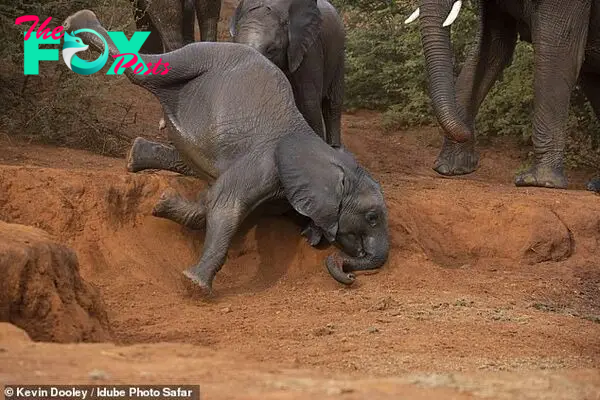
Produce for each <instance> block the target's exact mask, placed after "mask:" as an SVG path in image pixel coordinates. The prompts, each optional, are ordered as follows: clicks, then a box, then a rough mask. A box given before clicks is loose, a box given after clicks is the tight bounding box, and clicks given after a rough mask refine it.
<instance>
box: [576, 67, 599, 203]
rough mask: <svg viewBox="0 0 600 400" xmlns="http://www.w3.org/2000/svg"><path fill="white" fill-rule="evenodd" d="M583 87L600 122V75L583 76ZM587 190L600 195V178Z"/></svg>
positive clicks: (593, 181) (589, 185) (587, 74)
mask: <svg viewBox="0 0 600 400" xmlns="http://www.w3.org/2000/svg"><path fill="white" fill-rule="evenodd" d="M581 86H582V88H583V92H584V93H585V97H587V99H588V100H589V102H590V104H591V105H592V108H593V109H594V113H595V114H596V118H598V120H599V121H600V74H594V73H591V72H584V73H583V74H582V76H581ZM587 189H588V190H591V191H592V192H596V193H600V177H596V178H594V179H592V180H590V181H589V182H588V184H587Z"/></svg>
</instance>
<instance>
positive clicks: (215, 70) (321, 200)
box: [64, 10, 389, 295]
mask: <svg viewBox="0 0 600 400" xmlns="http://www.w3.org/2000/svg"><path fill="white" fill-rule="evenodd" d="M64 26H65V28H66V31H68V32H72V31H75V30H79V29H85V28H87V29H91V30H93V31H96V32H98V33H99V34H100V35H101V36H102V37H103V38H104V39H105V40H106V42H107V43H108V46H109V52H110V55H111V56H114V55H116V54H118V50H117V48H116V47H115V45H114V43H113V42H112V41H111V39H110V37H109V36H108V34H107V32H106V30H105V29H104V28H103V27H102V26H101V25H100V23H99V21H98V20H97V18H96V16H95V14H94V13H93V12H92V11H89V10H83V11H79V12H77V13H76V14H74V15H72V16H70V17H69V18H67V20H66V21H65V23H64ZM80 35H81V37H82V39H84V40H85V41H86V42H87V43H90V45H91V46H93V47H94V48H96V49H97V50H99V51H102V50H103V46H104V45H103V43H102V40H101V38H100V37H99V36H96V35H94V34H93V33H88V32H84V33H80ZM142 58H143V61H144V63H146V64H148V63H151V64H152V65H153V66H156V65H159V60H160V61H161V63H162V64H165V63H168V65H169V72H168V73H166V74H165V75H161V74H160V73H158V74H149V75H143V74H137V75H136V74H134V73H133V71H132V68H127V69H126V71H125V74H126V76H127V77H128V79H129V80H130V81H131V82H132V83H134V84H136V85H139V86H140V87H142V88H144V89H146V90H148V91H150V92H151V93H153V94H154V95H155V96H156V97H157V98H158V100H159V101H160V103H161V105H162V107H163V110H164V112H165V116H166V122H167V128H168V129H167V133H168V135H169V139H170V140H171V141H172V143H173V144H174V148H173V149H170V147H169V146H165V147H164V148H160V147H159V148H158V149H154V148H153V146H152V145H150V146H149V147H150V148H151V150H152V151H154V150H158V152H159V153H160V151H161V150H165V152H164V154H162V156H164V158H162V159H161V160H163V161H164V162H165V163H169V162H170V161H172V160H174V158H173V159H171V158H169V157H171V156H175V157H177V159H178V160H180V162H179V164H178V165H179V167H181V168H184V169H190V170H191V171H193V173H194V174H196V175H198V176H203V177H206V178H207V179H208V180H209V181H210V182H211V185H210V187H209V188H208V189H207V190H206V191H204V192H203V193H201V195H200V196H198V199H197V200H196V201H194V202H189V201H185V200H183V199H182V198H180V197H179V196H171V197H168V196H167V197H163V198H162V199H161V200H160V201H159V203H158V204H157V205H156V206H155V209H154V214H155V215H158V216H160V217H164V218H168V219H171V220H173V221H176V222H178V223H182V224H185V225H186V226H190V227H196V228H198V227H204V226H205V227H206V236H205V241H204V249H203V253H202V256H201V257H200V260H199V261H198V263H197V264H196V265H194V266H192V267H190V268H188V269H187V270H186V271H185V272H184V275H185V276H186V277H188V278H189V279H191V280H192V281H193V282H194V283H196V284H197V285H198V286H199V287H200V288H201V289H202V291H203V292H204V293H205V294H206V295H210V294H211V293H212V283H213V279H214V277H215V274H216V273H217V272H218V271H219V270H220V269H221V267H222V265H223V264H224V263H225V260H226V256H227V251H228V248H229V246H230V243H231V240H232V238H233V236H234V234H235V233H236V232H237V230H238V228H239V226H240V224H241V223H242V221H243V220H244V218H246V216H247V215H248V214H249V213H250V212H252V211H253V210H254V209H256V208H257V206H259V205H260V204H262V203H265V202H271V201H281V200H283V201H284V202H285V203H286V204H287V203H289V204H290V205H291V207H293V208H294V209H295V210H296V211H297V212H298V213H300V214H302V215H304V216H306V217H308V218H309V219H310V220H311V224H310V226H309V228H308V229H307V234H308V236H309V239H310V241H311V242H318V239H319V236H320V235H323V236H324V237H325V238H326V239H327V240H329V241H330V242H334V243H336V244H337V245H338V246H339V247H340V248H341V251H340V252H338V253H336V254H335V255H330V256H329V257H328V258H327V262H326V265H327V268H328V270H329V272H330V273H331V275H332V276H333V277H334V278H336V279H337V280H338V281H340V282H342V283H346V284H350V283H352V282H353V280H354V279H355V278H354V275H353V274H352V273H351V272H352V271H356V270H366V269H374V268H380V267H381V266H383V265H384V264H385V262H386V261H387V258H388V252H389V232H388V216H387V208H386V205H385V201H384V198H383V195H382V192H381V187H380V186H379V184H378V183H377V182H376V181H375V180H374V179H373V178H372V177H371V176H370V175H369V173H368V172H367V171H366V170H365V169H363V168H362V167H361V166H359V165H358V163H357V162H356V160H355V159H354V157H353V156H352V155H351V154H350V153H348V152H347V151H345V150H344V149H334V148H332V147H331V146H329V145H328V144H327V143H325V142H324V141H323V140H322V139H321V138H320V137H319V136H317V135H316V134H315V132H314V131H313V130H312V129H311V128H310V126H309V125H308V123H307V122H306V121H305V119H304V118H303V117H302V114H301V113H300V111H299V110H298V108H297V107H296V105H295V102H294V96H293V93H292V88H291V86H290V83H289V81H288V80H287V79H286V77H285V75H284V74H283V72H282V71H281V70H280V69H279V68H277V67H276V66H275V65H274V64H273V63H271V62H270V61H269V60H268V59H267V58H265V57H264V56H263V55H262V54H260V53H259V52H258V51H256V50H255V49H253V48H251V47H249V46H246V45H241V44H236V43H227V42H216V43H215V42H197V43H193V44H189V45H187V46H185V47H183V48H180V49H177V50H175V51H173V52H170V53H166V54H156V55H154V54H152V55H150V54H147V55H142ZM147 147H148V146H143V145H142V146H141V147H140V149H142V150H143V149H146V148H147ZM169 152H171V154H170V155H169ZM173 152H175V153H176V154H173ZM142 156H143V155H142ZM142 158H143V157H142ZM174 168H175V167H174Z"/></svg>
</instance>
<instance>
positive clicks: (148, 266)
mask: <svg viewBox="0 0 600 400" xmlns="http://www.w3.org/2000/svg"><path fill="white" fill-rule="evenodd" d="M148 119H149V121H151V123H152V124H154V123H155V117H154V115H149V117H148ZM378 121H379V119H378V116H377V115H376V114H373V113H366V112H361V113H358V114H354V115H345V116H344V135H345V141H346V142H347V145H348V147H349V148H350V150H352V151H354V152H355V153H356V154H357V157H358V158H359V160H360V161H361V162H362V163H363V164H364V165H365V166H366V167H367V168H368V169H369V170H370V171H372V173H373V174H374V175H375V176H376V177H377V179H379V180H380V182H381V183H382V185H383V188H384V191H385V196H386V199H387V203H388V207H389V211H390V220H391V224H390V231H391V232H390V233H391V237H392V239H391V240H392V251H391V256H390V259H389V261H388V263H387V265H386V266H385V267H384V268H383V269H382V270H381V271H380V272H379V273H376V274H362V275H359V277H358V279H357V282H356V283H355V285H354V286H353V287H350V288H346V287H341V286H340V285H339V284H337V283H336V282H335V281H334V280H333V279H331V277H330V276H329V275H328V274H327V272H326V269H325V267H324V264H323V261H324V258H325V257H326V256H327V255H328V254H329V253H330V252H331V251H333V249H331V248H324V249H314V248H311V247H310V246H309V245H308V244H307V243H306V242H305V241H304V239H303V238H302V237H301V236H300V235H299V230H300V228H299V227H298V226H297V225H296V224H295V223H294V222H293V221H291V220H289V219H286V218H285V217H255V218H252V219H250V220H249V222H248V223H247V224H246V226H245V227H244V229H243V231H242V232H240V233H239V234H238V235H237V237H236V239H235V241H234V244H233V246H232V247H231V250H230V252H229V259H228V261H227V263H226V264H225V266H224V267H223V269H222V270H221V272H220V273H219V274H218V275H217V278H216V280H215V291H216V298H215V299H213V300H211V301H203V300H201V299H198V298H197V297H195V296H193V295H192V294H190V293H189V292H188V291H187V289H186V286H185V285H184V283H183V278H182V274H181V272H182V271H183V269H185V268H186V267H188V266H189V265H191V264H192V263H194V262H195V261H197V259H198V257H199V255H200V252H201V249H202V241H203V232H202V231H199V232H195V231H190V230H187V229H185V228H183V227H181V226H179V225H177V224H175V223H172V222H170V221H166V220H161V219H158V218H155V217H153V216H152V215H151V214H150V211H151V209H152V206H153V205H154V203H155V202H156V201H157V199H158V198H159V196H160V194H161V193H162V192H163V191H164V190H167V189H169V188H173V189H175V190H177V191H179V192H181V193H182V194H184V195H186V196H193V195H194V194H195V193H196V192H197V191H198V190H199V189H200V188H202V187H203V186H204V183H202V182H201V181H197V180H195V179H193V178H188V177H182V176H179V175H175V174H170V173H164V172H145V173H138V174H129V173H127V172H125V160H124V159H118V158H107V157H101V156H98V155H94V154H92V153H87V152H84V151H77V150H71V149H65V148H56V147H49V146H32V145H28V144H23V143H16V142H14V141H12V142H8V141H4V142H2V144H1V145H2V150H3V151H2V155H1V156H0V158H1V160H0V162H1V163H2V165H1V166H0V220H2V221H5V222H6V223H8V224H19V225H7V224H3V225H2V230H0V232H1V233H2V239H3V240H0V247H2V249H5V248H6V246H9V247H10V248H11V249H12V250H13V251H14V252H15V253H18V254H20V255H23V254H29V259H28V261H27V262H25V261H24V262H23V265H25V264H27V265H29V266H30V267H29V268H30V270H31V271H38V272H36V273H31V274H30V275H27V274H24V273H20V274H18V273H17V272H12V273H8V275H7V273H6V272H5V271H3V270H1V269H0V273H2V274H3V275H1V276H2V277H4V276H9V277H12V278H10V279H9V280H6V281H4V282H3V285H4V286H3V287H7V288H13V285H14V287H17V286H18V285H21V284H30V285H33V283H29V281H28V280H27V279H29V280H32V281H35V285H37V286H36V287H35V290H30V291H28V292H27V293H29V296H30V297H28V298H27V301H24V300H21V301H22V303H23V304H26V303H31V302H36V301H38V300H36V294H37V293H40V296H41V294H42V293H45V296H48V293H51V292H52V291H53V290H54V291H56V296H58V297H56V298H61V299H64V298H66V297H68V299H69V300H67V301H65V300H63V302H65V303H68V304H67V306H64V307H54V308H52V310H51V312H52V313H54V314H56V315H54V314H53V317H52V318H54V320H56V321H57V323H56V324H55V325H54V326H53V327H52V326H49V324H48V321H50V320H52V318H46V319H39V318H38V317H36V314H35V313H30V314H28V316H26V318H16V317H14V315H17V314H15V313H0V315H3V316H4V315H6V316H8V317H6V316H4V317H3V320H4V321H7V322H10V323H12V324H13V325H8V324H6V325H5V326H2V327H0V332H1V333H0V359H3V360H5V361H6V362H0V378H1V380H2V381H4V382H7V381H11V382H25V381H27V382H35V383H42V382H64V383H74V382H75V381H76V382H94V381H95V380H98V379H103V380H104V381H105V382H120V383H134V382H135V383H144V382H145V383H153V382H173V383H182V382H188V383H199V384H201V387H202V388H203V392H204V393H206V394H207V397H206V398H215V399H216V398H257V399H258V398H261V399H262V398H306V396H307V395H309V394H310V396H311V398H320V397H321V396H327V395H332V396H343V397H344V398H374V399H377V398H382V399H384V398H398V395H399V394H404V395H405V396H406V397H407V398H415V399H420V398H423V399H440V398H444V399H445V398H449V399H450V398H452V399H454V398H456V399H463V398H511V399H512V398H515V399H517V398H518V399H523V398H548V399H550V398H556V399H598V398H599V397H598V393H600V372H599V370H598V368H599V367H600V323H599V322H600V197H598V196H597V195H594V194H592V193H590V192H586V191H583V190H579V189H581V188H582V187H583V184H584V182H585V180H584V178H587V177H589V176H590V174H591V173H592V172H591V171H573V172H570V178H571V182H572V184H573V188H572V189H570V190H549V189H534V188H530V189H519V188H516V187H514V186H513V184H512V177H513V174H514V171H515V170H517V169H518V168H519V166H520V165H521V164H522V162H523V156H524V154H525V152H526V150H524V151H518V150H516V147H515V145H514V144H511V143H507V142H503V143H500V142H499V143H491V144H487V145H485V146H483V147H482V148H481V151H482V161H481V168H480V169H479V170H478V171H477V172H476V173H475V174H473V175H472V176H466V177H460V178H453V179H445V178H442V177H440V176H438V175H436V174H435V173H434V172H433V171H432V170H431V164H432V162H433V160H434V159H435V156H436V154H437V151H438V145H439V137H438V133H437V131H436V130H434V129H431V130H427V129H425V130H411V131H404V132H395V133H393V134H385V133H383V131H382V130H381V129H380V128H379V124H378ZM23 226H25V227H23ZM41 230H43V231H45V232H47V233H48V235H45V234H44V233H43V232H41ZM7 232H8V233H7ZM5 235H6V236H5ZM27 235H29V236H27ZM6 237H8V240H7V239H6ZM28 238H29V239H28ZM11 241H13V242H18V244H14V245H10V243H11ZM7 243H8V244H7ZM27 245H29V247H30V249H29V250H25V249H26V248H27ZM44 246H45V247H44ZM65 246H66V247H65ZM67 247H68V248H70V249H72V250H73V251H74V254H76V259H73V257H74V256H72V255H69V253H68V250H65V248H67ZM40 248H43V249H44V250H43V251H45V252H50V253H52V252H53V251H54V252H55V253H56V254H63V255H64V254H67V255H64V256H63V257H64V258H65V260H64V261H61V258H60V257H50V258H52V262H53V263H54V264H52V263H50V264H52V265H54V266H53V267H50V264H48V265H46V266H44V265H43V262H42V261H43V259H44V257H39V256H36V254H40V252H43V251H42V250H40ZM47 258H48V257H47V256H46V259H47ZM0 260H6V258H3V259H0ZM40 260H42V261H40ZM56 265H59V267H57V266H56ZM0 268H3V269H4V270H9V272H10V268H15V267H14V264H13V263H11V262H8V263H7V262H4V263H2V262H0ZM48 269H51V270H53V271H55V272H54V275H53V278H52V279H49V277H46V278H44V279H41V278H39V276H40V273H39V271H40V270H41V271H46V270H48ZM11 274H12V275H11ZM41 275H43V274H41ZM74 277H75V278H74ZM67 281H68V282H70V284H72V285H73V287H74V288H72V289H70V290H71V291H72V292H77V291H78V290H84V289H82V288H86V289H85V296H88V297H90V296H91V297H93V293H96V292H97V294H98V299H97V300H94V301H93V302H92V301H91V300H86V301H83V303H84V304H85V307H82V306H78V304H81V303H82V302H81V301H79V302H78V301H74V300H73V296H74V295H73V294H72V293H70V292H69V293H66V292H64V290H63V289H62V288H64V287H66V286H68V285H66V284H65V282H67ZM65 285H66V286H65ZM77 288H80V289H77ZM63 292H64V293H63ZM11 293H15V294H14V297H16V298H20V297H19V296H21V295H19V293H20V292H19V291H17V290H14V291H13V292H11ZM82 293H83V292H82ZM3 294H4V293H3ZM10 296H11V295H5V296H0V298H2V299H3V303H2V304H0V310H4V309H6V307H7V303H8V304H15V298H8V297H10ZM65 296H66V297H65ZM21 297H22V296H21ZM91 297H90V298H91ZM86 298H87V297H86ZM69 302H70V303H69ZM56 304H58V303H56ZM69 304H70V305H69ZM86 307H87V308H86ZM99 308H101V309H102V310H99ZM61 310H62V311H61ZM82 310H87V313H86V315H87V316H85V317H82V316H81V313H82ZM90 310H91V311H90ZM61 312H63V313H64V314H65V315H63V316H62V317H61V316H60V315H58V314H60V313H61ZM102 312H105V313H106V316H107V321H108V322H106V325H107V327H106V329H105V328H101V327H103V326H104V322H103V319H102ZM73 313H75V314H77V315H78V316H79V317H81V318H83V319H86V318H89V319H90V320H91V321H92V325H93V324H95V325H94V326H97V327H98V328H97V329H96V330H97V332H98V335H108V338H106V339H104V338H102V337H99V336H97V337H95V336H94V335H89V334H86V333H85V332H86V329H89V326H90V325H89V323H88V324H86V323H77V322H75V323H73V324H71V325H69V326H66V325H65V324H61V323H60V321H61V320H62V321H64V320H65V319H66V318H71V317H70V315H72V314H73ZM19 315H20V314H19ZM61 318H62V319H61ZM83 319H82V320H81V321H83ZM88 322H89V321H88ZM15 325H16V326H18V327H20V328H23V329H24V330H25V331H26V332H27V334H28V335H29V336H30V337H31V338H32V339H33V340H35V341H34V342H32V341H30V340H28V339H26V338H24V336H25V334H24V333H23V332H18V331H16V328H15V327H14V326H15ZM42 327H43V328H42ZM74 330H75V331H77V330H79V331H78V333H74ZM60 338H63V339H64V338H66V339H64V340H61V339H60ZM46 340H52V341H72V342H77V341H97V340H103V341H105V342H110V343H101V344H91V343H72V344H56V343H40V341H46ZM57 366H58V367H60V368H57ZM32 371H33V373H32ZM232 382H233V383H232ZM231 385H233V386H231Z"/></svg>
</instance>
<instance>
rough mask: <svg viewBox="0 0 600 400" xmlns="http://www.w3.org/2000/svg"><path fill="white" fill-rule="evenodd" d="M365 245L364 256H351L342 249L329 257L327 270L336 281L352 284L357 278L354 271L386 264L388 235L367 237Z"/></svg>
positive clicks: (388, 243)
mask: <svg viewBox="0 0 600 400" xmlns="http://www.w3.org/2000/svg"><path fill="white" fill-rule="evenodd" d="M363 246H364V251H365V255H364V256H362V257H350V256H348V255H347V254H345V253H343V252H341V251H340V252H337V253H335V254H332V255H330V256H329V257H327V261H326V265H327V270H328V271H329V274H330V275H331V276H332V277H333V278H334V279H335V280H336V281H338V282H340V283H343V284H345V285H350V284H352V283H353V282H354V280H355V279H356V278H355V276H354V274H353V273H352V271H365V270H370V269H377V268H381V267H382V266H383V264H385V262H386V261H387V258H388V254H389V251H390V242H389V239H388V238H387V237H381V238H379V237H377V238H375V237H367V238H365V239H364V240H363Z"/></svg>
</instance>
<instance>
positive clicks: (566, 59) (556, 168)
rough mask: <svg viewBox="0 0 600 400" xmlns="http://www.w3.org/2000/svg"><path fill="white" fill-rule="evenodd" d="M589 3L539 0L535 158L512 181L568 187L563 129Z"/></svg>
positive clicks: (535, 36) (579, 63)
mask: <svg viewBox="0 0 600 400" xmlns="http://www.w3.org/2000/svg"><path fill="white" fill-rule="evenodd" d="M584 3H587V5H585V6H584V5H583V4H584ZM589 3H590V2H578V3H577V5H573V7H569V8H564V7H563V3H562V2H561V1H559V0H554V1H546V2H540V4H539V6H538V7H539V9H538V12H537V14H536V17H535V20H534V21H533V22H534V23H533V26H532V28H533V29H532V39H533V46H534V49H535V54H534V96H535V98H534V121H533V133H532V140H533V148H534V153H535V161H534V165H533V166H532V167H531V168H529V169H528V170H527V171H525V172H523V173H521V174H519V175H517V177H516V178H515V185H516V186H540V187H548V188H566V187H567V178H566V176H565V172H564V166H563V164H564V149H565V128H566V124H567V119H568V113H569V103H570V100H571V91H572V90H573V88H574V87H575V84H576V82H577V77H578V76H579V71H580V70H581V66H582V64H583V58H584V53H585V44H586V39H587V31H588V24H589V12H590V4H589ZM584 8H587V10H584ZM557 10H562V11H560V12H559V11H557Z"/></svg>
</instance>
